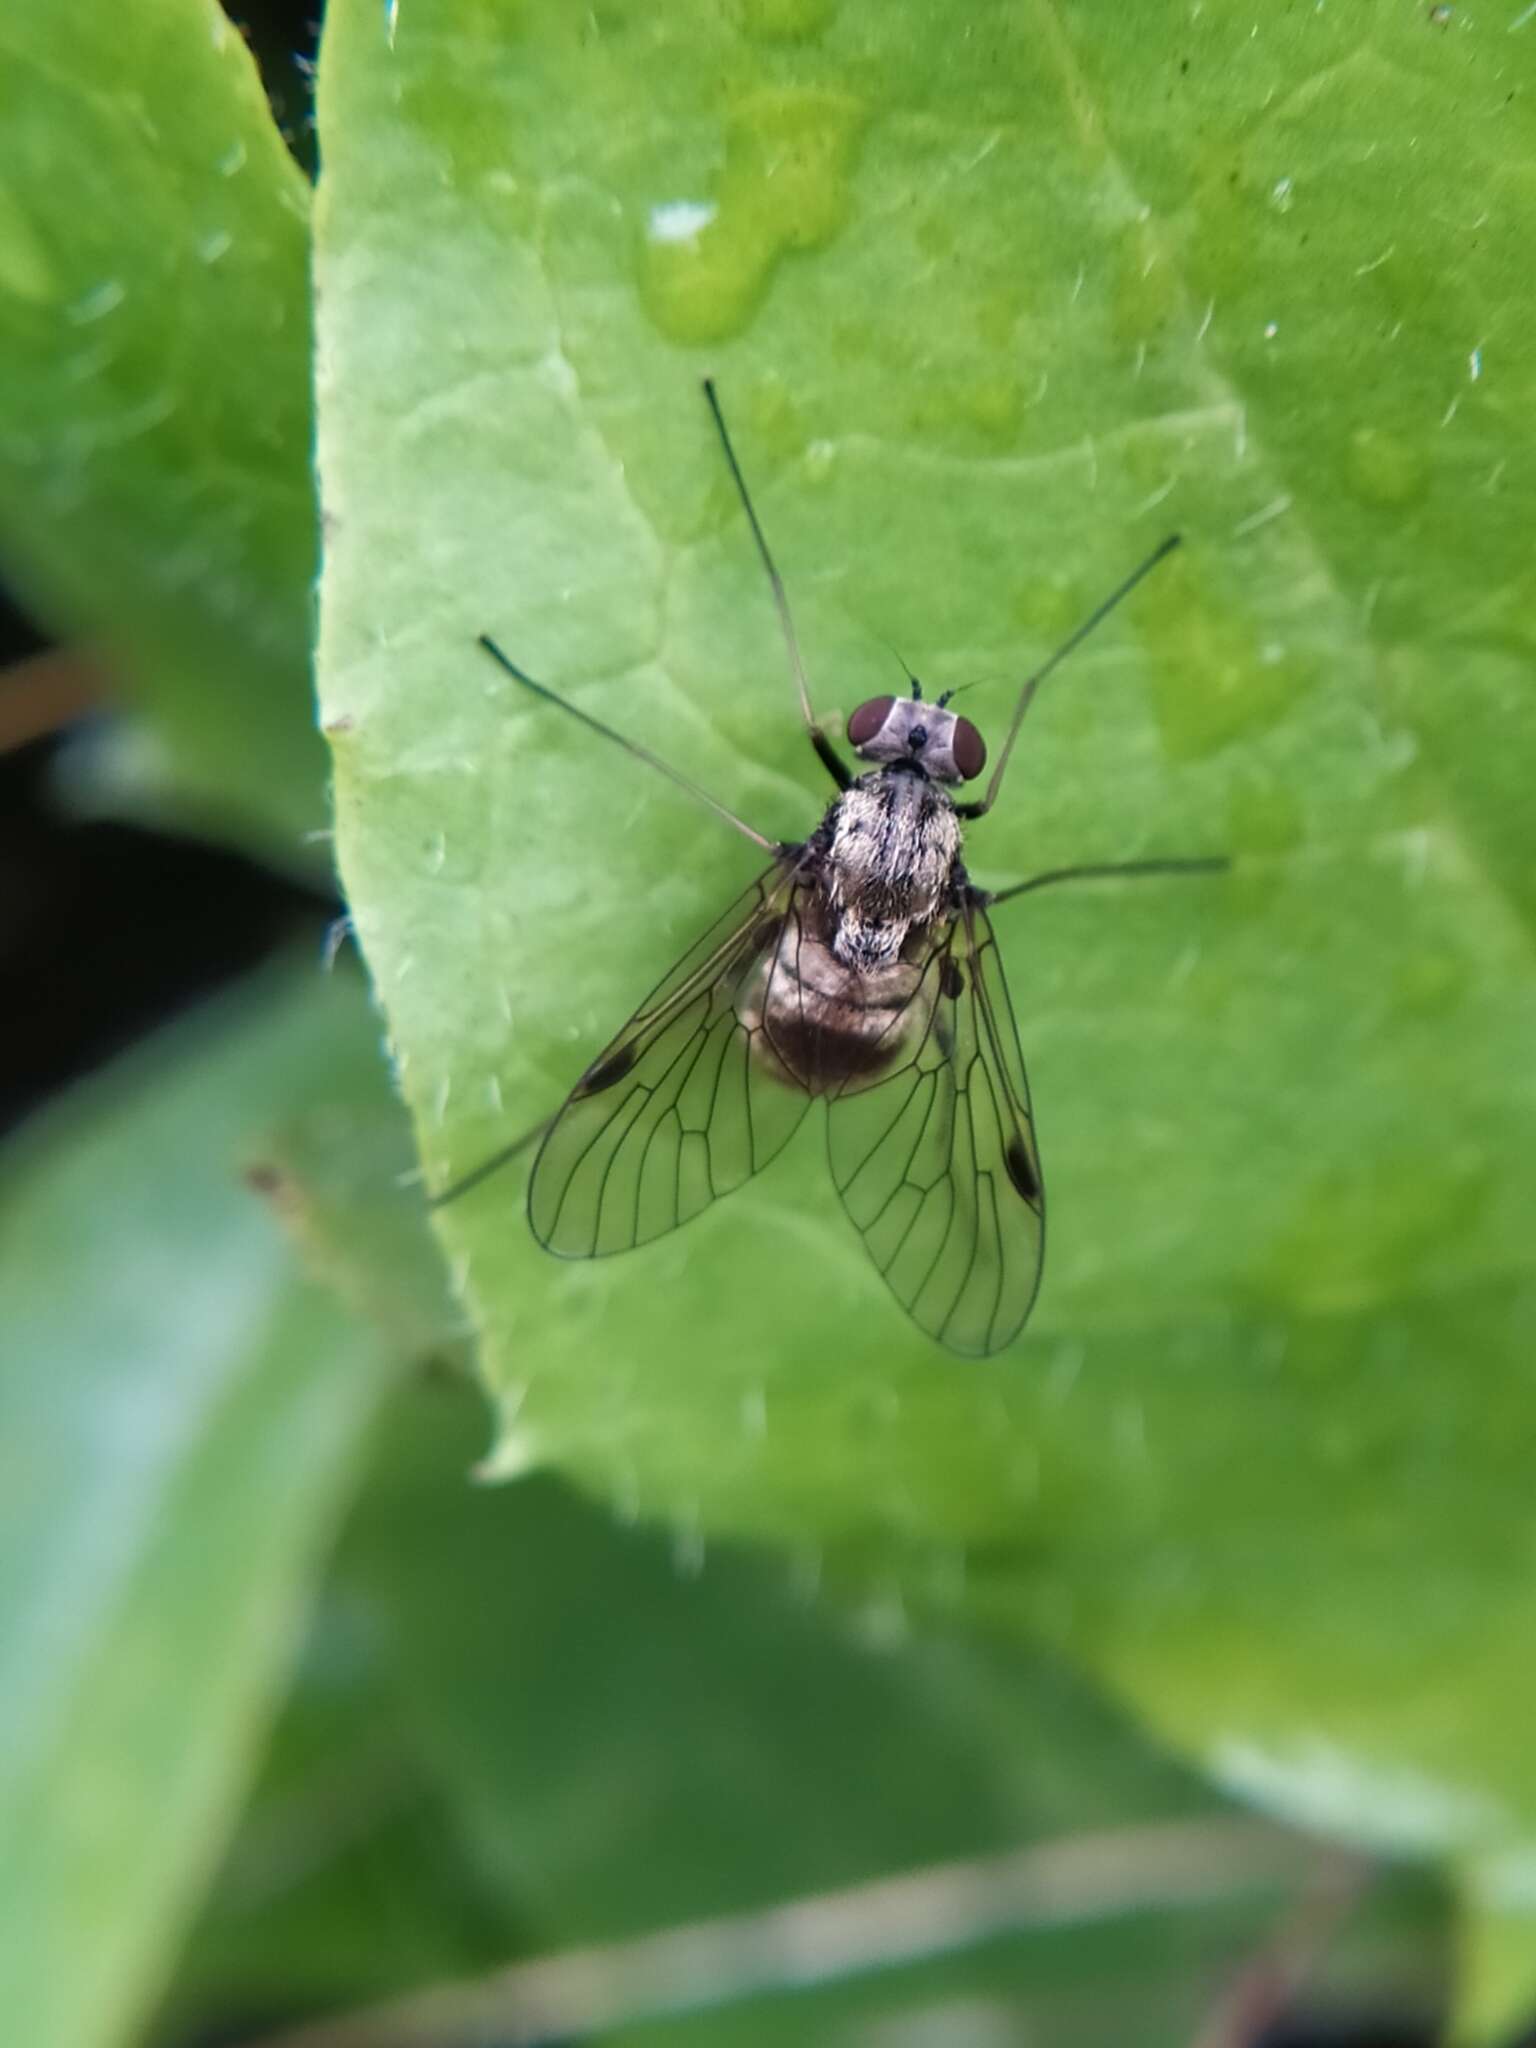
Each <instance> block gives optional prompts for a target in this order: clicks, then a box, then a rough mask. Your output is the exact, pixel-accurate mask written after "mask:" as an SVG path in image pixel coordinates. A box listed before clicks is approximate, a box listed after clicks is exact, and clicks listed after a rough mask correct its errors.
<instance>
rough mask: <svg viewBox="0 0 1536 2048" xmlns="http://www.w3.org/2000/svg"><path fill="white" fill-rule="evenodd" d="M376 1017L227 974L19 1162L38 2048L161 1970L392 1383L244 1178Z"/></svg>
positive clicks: (12, 1806) (10, 1869)
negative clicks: (284, 1117)
mask: <svg viewBox="0 0 1536 2048" xmlns="http://www.w3.org/2000/svg"><path fill="white" fill-rule="evenodd" d="M370 1036H371V1034H370V1033H369V1031H368V1022H367V1016H366V1011H365V1010H364V1008H363V1006H362V1004H361V1003H360V1001H359V998H358V995H357V993H356V991H355V990H350V991H349V990H346V989H344V988H343V987H342V985H341V984H340V983H339V982H336V983H332V984H331V985H329V986H328V987H327V988H325V989H323V990H317V989H316V988H315V987H314V986H313V974H312V971H311V972H310V973H307V974H306V975H305V976H304V978H303V982H302V983H301V984H300V985H299V986H294V985H293V984H292V982H291V980H290V979H289V978H288V977H286V976H284V977H280V978H278V979H275V980H274V979H271V978H269V979H268V980H267V981H266V982H265V983H262V982H257V983H254V984H248V986H247V989H246V991H245V992H243V993H242V995H241V996H240V997H239V998H238V999H236V1000H234V1001H232V1002H231V1003H229V1004H227V1005H225V1006H224V1007H223V1008H221V1009H220V1010H218V1011H216V1012H214V1013H211V1014H209V1015H204V1016H203V1017H200V1018H199V1019H197V1020H196V1021H195V1022H194V1023H192V1024H189V1025H187V1026H185V1027H182V1028H181V1029H179V1030H177V1031H176V1032H174V1033H172V1034H170V1035H169V1037H168V1038H167V1039H166V1040H165V1041H163V1042H162V1043H161V1045H160V1046H159V1047H158V1048H157V1051H156V1053H155V1055H154V1056H152V1057H141V1058H136V1059H135V1060H133V1061H132V1062H128V1063H125V1064H124V1065H123V1066H122V1067H121V1068H120V1069H118V1070H116V1071H114V1072H113V1073H112V1074H110V1075H109V1076H108V1077H107V1078H106V1079H104V1080H103V1081H101V1082H99V1083H97V1084H93V1086H92V1087H91V1088H90V1089H89V1090H87V1091H85V1093H84V1094H83V1095H81V1096H80V1097H78V1098H75V1099H72V1100H71V1101H70V1102H69V1103H68V1104H67V1105H66V1106H65V1107H64V1108H63V1109H62V1110H60V1111H59V1112H57V1113H56V1114H55V1115H54V1116H53V1117H52V1118H50V1119H49V1120H48V1122H46V1123H45V1124H43V1125H42V1126H40V1127H38V1128H37V1129H36V1130H35V1131H34V1132H33V1134H31V1136H30V1137H29V1138H28V1140H27V1141H26V1143H25V1145H24V1146H22V1147H20V1148H19V1151H20V1157H19V1158H18V1159H17V1160H16V1161H15V1163H14V1165H13V1168H12V1174H11V1181H10V1189H9V1199H8V1205H7V1206H8V1216H7V1226H6V1231H5V1254H4V1279H3V1285H4V1296H5V1302H6V1331H7V1337H8V1340H9V1347H10V1350H9V1358H8V1362H7V1366H6V1370H5V1372H4V1373H3V1375H0V1834H3V1835H4V1838H5V1842H6V1845H7V1847H6V1854H5V1858H4V1862H3V1867H0V1986H3V1987H4V1994H3V1995H4V2003H5V2009H6V2011H7V2013H8V2014H9V2015H11V2024H12V2026H13V2027H14V2029H15V2031H16V2035H17V2038H18V2039H24V2040H26V2041H27V2042H29V2043H34V2044H36V2048H106V2044H109V2043H114V2042H121V2041H126V2040H127V2039H129V2038H130V2037H131V2036H132V2034H133V2032H134V2029H135V2026H136V2023H137V2022H138V2021H139V2020H140V2019H141V2018H142V2015H143V2013H144V2010H145V2007H146V2004H147V2002H148V2001H149V2000H150V1998H151V1997H152V1996H153V1995H154V1993H155V1992H156V1991H157V1990H158V1988H159V1983H160V1980H161V1978H162V1976H163V1975H164V1974H165V1972H166V1971H167V1969H168V1967H169V1963H170V1960H171V1958H172V1956H173V1955H174V1953H175V1949H176V1945H177V1942H178V1940H179V1938H180V1935H181V1933H182V1930H183V1927H184V1925H185V1922H186V1920H187V1918H188V1917H189V1915H190V1913H191V1910H192V1908H193V1907H194V1905H195V1904H196V1901H197V1899H198V1897H199V1895H200V1892H201V1889H202V1886H203V1884H204V1882H205V1881H206V1878H207V1875H208V1871H209V1867H210V1864H211V1862H212V1859H213V1857H214V1856H215V1855H216V1853H217V1851H218V1849H219V1848H220V1846H221V1843H222V1840H223V1837H224V1835H225V1833H226V1831H227V1829H228V1828H229V1826H230V1824H231V1822H232V1820H233V1817H234V1813H235V1811H236V1808H237V1803H238V1801H239V1799H240V1796H241V1794H242V1791H243V1789H244V1785H245V1781H246V1779H247V1777H248V1775H249V1774H250V1772H251V1770H252V1768H253V1765H254V1762H255V1759H256V1756H257V1754H258V1752H259V1747H260V1743H261V1738H262V1735H263V1731H264V1726H265V1723H266V1720H267V1716H268V1714H269V1712H270V1709H271V1707H272V1705H273V1701H274V1696H275V1694H276V1692H277V1690H278V1688H279V1686H280V1685H281V1682H282V1680H283V1677H284V1675H285V1671H286V1666H287V1663H288V1658H289V1655H290V1652H291V1649H292V1647H293V1639H294V1634H295V1630H296V1628H297V1626H298V1624H299V1622H300V1620H301V1618H302V1615H303V1611H304V1606H305V1601H306V1597H307V1593H308V1590H309V1587H310V1584H311V1582H312V1580H313V1577H314V1575H315V1572H316V1570H317V1566H318V1562H319V1560H320V1558H321V1556H322V1554H323V1552H324V1549H325V1546H326V1543H327V1539H328V1538H329V1536H330V1534H331V1531H332V1528H333V1525H334V1523H335V1520H336V1517H337V1515H338V1512H339V1510H340V1508H341V1506H342V1505H343V1504H344V1502H345V1500H346V1499H347V1497H348V1494H349V1491H350V1487H351V1483H352V1476H353V1470H354V1464H355V1459H356V1455H357V1451H358V1445H359V1441H360V1438H361V1436H362V1433H363V1431H364V1429H365V1427H366V1425H367V1424H368V1422H369V1420H370V1418H371V1416H372V1414H373V1412H374V1409H375V1406H376V1403H377V1401H378V1398H379V1396H380V1393H381V1391H382V1389H383V1387H384V1385H385V1384H386V1381H385V1376H384V1374H383V1373H382V1372H381V1369H380V1348H379V1345H378V1343H377V1342H376V1340H375V1339H374V1338H373V1337H371V1336H370V1335H367V1334H366V1333H364V1332H363V1331H361V1330H360V1329H359V1328H358V1327H357V1326H356V1325H354V1323H353V1322H352V1321H351V1320H350V1318H349V1317H347V1316H345V1315H344V1314H343V1313H342V1312H341V1311H340V1310H339V1308H338V1307H337V1306H336V1305H335V1304H334V1303H333V1301H332V1299H331V1297H330V1295H329V1293H328V1292H327V1291H324V1290H322V1289H321V1288H320V1287H319V1286H317V1285H315V1284H314V1283H311V1282H308V1281H304V1280H301V1279H300V1278H299V1277H297V1276H296V1274H295V1271H294V1267H293V1260H292V1256H291V1253H290V1251H289V1249H288V1247H287V1245H286V1244H285V1243H284V1242H283V1239H282V1236H281V1233H280V1231H279V1230H278V1228H277V1226H276V1224H275V1222H274V1221H273V1219H272V1218H271V1217H270V1216H269V1215H268V1214H267V1213H266V1211H265V1210H264V1208H263V1206H262V1204H261V1203H260V1202H259V1201H258V1200H257V1199H256V1198H255V1196H254V1195H253V1194H252V1192H251V1191H250V1190H249V1189H248V1188H247V1187H245V1186H244V1185H243V1184H242V1181H241V1178H240V1167H241V1164H242V1162H243V1160H244V1158H246V1157H248V1156H249V1152H250V1149H251V1148H252V1147H253V1146H255V1145H256V1144H258V1143H259V1140H260V1135H261V1132H262V1129H263V1126H264V1124H265V1123H266V1121H267V1120H268V1118H269V1117H270V1116H271V1115H273V1113H274V1112H281V1113H291V1111H292V1108H293V1105H294V1104H295V1102H296V1101H298V1100H300V1099H303V1098H305V1097H308V1098H311V1099H313V1098H314V1097H315V1096H317V1095H321V1096H323V1094H324V1091H325V1088H326V1085H327V1081H328V1077H329V1076H331V1075H332V1074H333V1073H334V1072H335V1071H336V1069H337V1068H338V1067H339V1066H344V1065H345V1064H346V1063H347V1062H349V1061H352V1060H355V1059H356V1058H357V1057H358V1053H359V1051H360V1050H361V1051H363V1052H364V1053H365V1054H368V1055H371V1045H370V1043H369V1040H370Z"/></svg>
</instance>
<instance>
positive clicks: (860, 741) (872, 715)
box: [848, 697, 896, 747]
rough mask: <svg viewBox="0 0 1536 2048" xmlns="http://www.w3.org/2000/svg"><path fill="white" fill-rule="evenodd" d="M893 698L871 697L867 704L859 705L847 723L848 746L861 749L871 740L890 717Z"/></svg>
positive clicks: (894, 700)
mask: <svg viewBox="0 0 1536 2048" xmlns="http://www.w3.org/2000/svg"><path fill="white" fill-rule="evenodd" d="M895 702H896V699H895V698H894V697H871V698H870V700H869V702H868V703H867V704H861V705H860V706H859V708H858V710H857V711H855V712H854V714H853V716H852V718H850V719H849V721H848V744H849V746H851V747H862V746H864V745H865V744H866V743H867V742H868V741H870V740H872V739H873V738H874V736H875V734H876V733H877V732H878V731H879V730H880V728H881V726H882V725H884V723H885V721H886V719H887V718H889V717H890V715H891V706H892V705H893V704H894V703H895Z"/></svg>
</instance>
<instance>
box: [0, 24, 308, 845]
mask: <svg viewBox="0 0 1536 2048" xmlns="http://www.w3.org/2000/svg"><path fill="white" fill-rule="evenodd" d="M0 51H3V54H4V60H5V65H6V71H7V75H8V78H9V82H10V89H9V92H8V95H7V107H6V117H5V121H4V123H3V125H0V561H3V563H4V567H5V571H6V575H7V578H8V579H9V580H10V581H11V582H12V583H13V585H14V586H15V588H16V589H17V590H18V591H19V592H20V593H21V594H22V595H24V596H25V597H26V598H27V600H28V601H29V603H30V604H31V605H32V606H33V608H34V609H35V610H36V612H37V614H38V616H39V617H40V618H42V619H44V620H46V621H47V622H49V623H50V624H51V625H52V626H53V627H54V628H55V629H57V630H60V631H64V632H67V633H68V634H69V635H70V636H71V637H73V638H81V637H84V638H88V639H89V640H91V641H92V642H94V643H95V644H96V645H97V647H98V648H99V649H100V650H101V652H102V655H103V656H104V657H105V659H106V661H107V663H108V664H109V667H110V673H111V676H112V677H113V678H114V679H116V678H117V677H119V676H120V677H121V678H122V680H123V681H124V682H125V683H126V684H127V685H128V686H129V687H130V690H131V695H132V700H133V702H134V704H135V705H136V707H137V708H138V710H139V711H140V713H141V714H143V717H142V719H141V721H140V722H138V723H136V724H134V725H133V726H132V727H131V728H124V729H121V730H120V731H119V732H118V734H117V736H116V749H115V752H116V757H117V761H116V770H115V773H116V779H117V782H118V788H117V793H116V794H117V801H118V802H119V804H124V803H137V804H140V805H142V804H146V803H149V802H151V801H152V802H153V803H154V805H155V807H156V808H157V810H159V811H160V812H161V813H162V814H163V813H164V812H166V811H167V810H168V811H169V812H170V813H171V814H172V815H174V816H176V817H177V818H179V819H180V820H181V821H182V822H183V823H185V824H187V825H193V826H196V827H198V828H199V829H202V830H206V831H211V832H213V833H214V834H215V835H216V836H219V837H223V838H230V839H235V840H237V841H239V842H240V843H242V844H244V845H246V846H249V847H251V848H253V849H254V850H257V851H259V852H260V853H261V854H263V855H264V856H265V857H266V858H267V859H269V860H272V861H275V862H277V863H279V864H280V865H282V866H283V867H285V868H287V869H290V870H294V871H301V872H306V873H308V874H310V875H312V876H318V877H323V876H324V875H325V874H326V873H327V871H328V867H329V860H328V855H327V853H326V851H325V849H324V848H323V847H317V846H316V845H314V844H308V843H306V840H305V835H306V833H312V832H315V831H317V830H320V829H321V828H323V826H324V825H325V822H326V815H325V796H324V758H323V750H322V748H321V745H320V742H319V740H318V738H317V737H316V736H315V734H314V731H313V723H314V720H313V711H312V708H311V701H310V684H309V643H310V597H309V586H310V582H311V579H312V577H313V574H314V569H315V565H316V560H317V537H316V531H315V515H314V502H313V485H312V481H311V477H310V471H309V419H310V395H309V378H310V320H309V294H308V284H307V277H306V264H307V260H308V212H309V193H308V189H307V187H306V184H305V180H304V178H303V176H302V174H301V172H300V171H299V170H298V168H297V166H296V165H295V163H294V162H293V159H292V158H291V156H290V155H289V153H288V151H287V149H286V148H285V146H284V144H283V142H282V140H281V138H280V137H279V135H278V132H277V129H276V127H275V125H274V123H273V121H272V118H271V115H270V113H269V111H268V108H267V104H266V100H265V97H264V95H263V92H262V87H261V82H260V80H259V79H258V77H257V74H256V68H255V65H254V64H253V62H252V60H251V56H250V53H249V52H248V50H247V49H246V47H245V45H244V43H243V42H242V41H241V38H240V35H239V33H238V32H237V31H236V29H235V28H234V26H233V25H232V24H231V23H230V22H229V20H228V19H227V18H226V16H225V15H224V14H223V13H222V11H221V10H220V9H219V8H218V7H217V6H215V5H213V4H212V0H135V4H134V5H133V6H131V7H126V8H125V7H121V6H118V5H114V4H110V0H63V4H60V5H57V6H48V7H38V8H22V9H16V10H13V11H12V12H11V13H10V14H8V16H7V18H6V21H5V23H4V25H3V27H0Z"/></svg>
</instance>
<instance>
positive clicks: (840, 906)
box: [824, 768, 960, 970]
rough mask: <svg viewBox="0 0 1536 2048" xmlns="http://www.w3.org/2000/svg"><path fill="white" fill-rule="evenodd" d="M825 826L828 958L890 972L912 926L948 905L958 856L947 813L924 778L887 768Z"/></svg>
mask: <svg viewBox="0 0 1536 2048" xmlns="http://www.w3.org/2000/svg"><path fill="white" fill-rule="evenodd" d="M827 824H828V825H829V826H830V828H831V843H830V845H829V847H828V849H827V854H826V865H825V870H824V882H825V888H826V896H827V903H828V907H829V908H830V910H831V912H832V915H833V917H834V919H835V920H836V928H835V930H834V933H833V937H832V951H833V952H834V954H835V955H836V956H837V958H838V959H839V960H841V961H842V962H843V963H844V965H845V966H848V967H855V968H861V969H865V970H868V969H871V968H877V967H889V966H891V965H893V964H894V963H895V962H896V961H897V960H898V959H899V957H900V954H901V949H902V946H903V944H904V942H905V940H906V936H907V933H908V931H909V930H910V929H911V928H912V926H914V925H925V924H929V923H931V922H932V920H933V919H934V918H935V917H937V916H938V915H939V914H940V912H941V911H942V910H944V909H945V907H946V906H947V904H948V901H949V893H950V884H951V879H952V877H953V874H954V868H955V861H956V859H957V857H958V855H959V851H960V825H959V821H958V819H957V818H956V816H955V809H954V805H953V804H952V803H951V802H950V800H949V798H948V797H947V796H946V795H945V794H944V792H943V791H942V790H941V789H939V788H937V787H936V786H935V785H934V784H933V783H932V782H930V781H928V779H927V778H926V777H925V776H922V775H914V774H911V773H909V772H907V771H905V770H902V769H890V768H887V769H882V770H881V771H880V772H879V773H878V774H875V775H866V776H863V777H861V778H860V780H859V781H857V782H856V783H854V785H853V787H852V788H851V789H849V790H847V791H845V793H844V794H843V796H842V797H841V798H840V799H839V801H838V802H837V804H836V805H835V806H834V808H833V811H832V814H831V816H830V817H829V818H828V820H827Z"/></svg>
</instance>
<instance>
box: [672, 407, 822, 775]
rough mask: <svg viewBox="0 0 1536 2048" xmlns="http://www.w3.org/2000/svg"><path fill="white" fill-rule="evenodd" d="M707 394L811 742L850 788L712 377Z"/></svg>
mask: <svg viewBox="0 0 1536 2048" xmlns="http://www.w3.org/2000/svg"><path fill="white" fill-rule="evenodd" d="M704 396H705V397H706V398H707V399H708V400H709V409H710V411H711V412H712V413H713V414H714V417H715V426H716V428H717V430H718V432H719V435H720V446H721V447H722V448H723V449H724V450H725V459H726V462H727V463H728V464H729V466H730V472H731V476H732V478H733V479H734V481H735V485H736V490H737V493H738V495H739V496H740V498H741V503H742V509H743V511H744V512H745V513H746V515H747V524H748V525H749V526H750V527H751V529H752V538H753V539H754V540H755V541H756V542H757V552H758V554H759V555H760V556H761V557H762V562H763V567H764V568H765V569H766V570H767V572H768V587H769V589H770V590H771V591H772V592H773V603H774V609H775V610H776V611H777V612H778V615H779V625H780V627H781V628H782V630H783V634H784V646H785V648H786V650H787V651H788V654H789V666H790V670H791V672H792V673H793V675H794V678H795V688H796V689H797V690H798V691H799V693H800V715H801V717H802V718H803V719H804V720H805V729H806V732H807V733H808V734H809V735H810V741H811V745H812V746H813V747H814V748H815V749H816V752H817V754H818V755H819V756H820V757H821V760H822V762H823V764H824V765H825V767H826V769H827V771H828V773H829V774H830V775H831V777H832V780H833V781H834V782H835V783H836V784H837V786H838V788H839V789H846V788H847V787H848V785H849V783H851V782H852V780H853V776H852V775H851V774H850V772H849V770H848V767H847V764H846V763H845V762H844V761H843V759H842V757H841V756H840V755H839V754H838V752H837V749H836V748H835V747H834V746H833V744H832V742H831V741H830V740H829V739H828V738H827V736H826V734H825V733H824V732H823V731H822V729H821V727H820V726H819V725H818V724H817V722H816V713H815V711H814V709H813V708H812V705H811V689H810V685H809V683H807V681H806V679H805V663H804V662H803V661H802V660H801V659H800V642H799V640H798V638H797V637H796V634H795V622H794V620H793V619H792V618H791V617H790V611H789V598H788V596H787V594H786V592H785V589H784V579H783V577H782V576H780V574H779V572H778V570H777V569H776V568H775V567H774V562H773V556H772V555H771V554H770V553H769V551H768V541H767V538H766V536H765V535H764V533H763V529H762V526H761V524H760V522H759V520H758V516H757V513H756V512H755V511H754V509H753V506H752V498H751V494H750V493H749V491H748V490H747V480H746V478H745V477H744V476H743V475H742V473H741V464H740V463H739V462H738V461H737V460H736V450H735V449H734V448H733V447H732V446H731V437H730V435H729V434H728V433H727V432H726V426H725V415H724V413H723V412H721V410H720V401H719V399H718V398H717V397H716V396H715V384H714V379H713V378H712V377H706V378H705V379H704Z"/></svg>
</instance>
